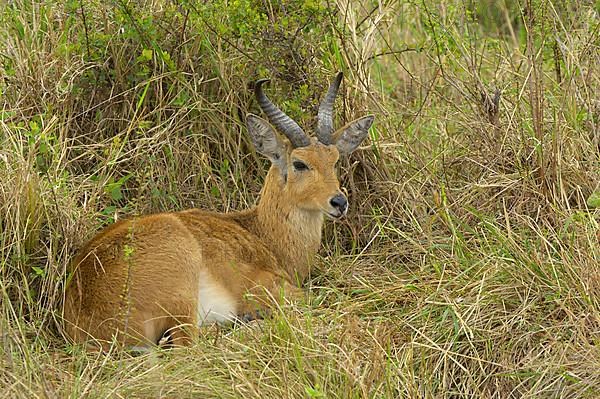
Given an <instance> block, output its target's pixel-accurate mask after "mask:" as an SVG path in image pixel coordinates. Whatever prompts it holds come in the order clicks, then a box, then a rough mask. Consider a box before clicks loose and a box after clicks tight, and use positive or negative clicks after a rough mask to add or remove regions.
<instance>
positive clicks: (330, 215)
mask: <svg viewBox="0 0 600 399" xmlns="http://www.w3.org/2000/svg"><path fill="white" fill-rule="evenodd" d="M324 213H325V216H327V218H328V219H330V220H340V219H341V218H343V217H344V216H346V213H345V212H340V211H338V210H336V211H334V212H329V211H325V212H324Z"/></svg>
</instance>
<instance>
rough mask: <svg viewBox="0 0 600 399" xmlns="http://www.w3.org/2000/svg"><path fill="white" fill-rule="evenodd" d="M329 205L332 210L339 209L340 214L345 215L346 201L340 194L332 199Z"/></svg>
mask: <svg viewBox="0 0 600 399" xmlns="http://www.w3.org/2000/svg"><path fill="white" fill-rule="evenodd" d="M329 203H330V204H331V206H333V207H334V208H337V209H339V210H340V212H342V213H346V210H347V209H348V200H347V199H346V197H344V196H343V195H342V194H338V195H336V196H335V197H333V198H332V199H331V200H330V201H329Z"/></svg>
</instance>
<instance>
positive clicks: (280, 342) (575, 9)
mask: <svg viewBox="0 0 600 399" xmlns="http://www.w3.org/2000/svg"><path fill="white" fill-rule="evenodd" d="M599 12H600V11H599V9H598V5H597V4H593V3H591V2H585V1H580V0H561V1H555V0H525V1H522V2H520V3H517V2H508V1H498V2H496V1H491V0H486V1H481V2H470V1H466V0H448V1H443V2H440V3H439V4H434V3H433V2H427V1H394V0H392V1H384V2H371V1H362V0H356V1H345V0H338V1H300V0H293V1H275V0H270V1H264V2H253V1H244V0H240V1H223V0H215V1H210V2H194V1H187V0H181V1H164V0H153V1H138V2H128V1H121V0H109V1H106V2H100V1H97V0H80V1H74V0H72V1H67V2H60V1H56V0H43V1H38V2H29V1H25V0H15V1H11V2H3V3H2V4H1V5H0V27H1V28H0V38H1V41H0V93H1V97H0V105H1V106H0V231H1V235H0V290H1V293H0V298H1V304H0V307H1V311H2V313H1V316H0V336H1V342H0V366H1V367H0V394H1V396H2V397H27V398H32V397H194V398H196V397H261V398H263V397H277V398H281V397H344V398H345V397H390V398H395V397H406V398H414V397H426V398H434V397H435V398H442V397H444V398H446V397H447V398H455V397H474V398H488V397H489V398H522V397H531V398H538V397H556V398H558V397H561V398H563V397H564V398H586V397H587V398H594V397H598V396H599V395H600V374H599V373H598V370H600V349H599V348H600V346H599V345H600V342H599V339H600V338H599V337H600V299H599V298H600V226H599V223H600V211H599V210H598V209H599V208H600V178H599V176H600V155H599V154H600V128H599V123H600V101H599V99H598V94H597V93H598V92H600V67H599V65H600V33H599V27H600V15H599ZM338 70H342V71H344V73H345V80H344V83H343V86H342V89H341V91H340V95H339V98H338V101H337V105H336V121H337V124H338V126H342V125H343V124H344V123H345V122H347V121H350V120H352V119H354V118H355V117H358V116H361V115H364V114H366V113H367V112H370V113H373V114H375V115H376V122H375V125H374V127H373V128H372V130H371V132H370V140H369V142H368V143H366V144H365V145H364V146H363V147H362V148H360V150H359V151H357V152H356V153H354V154H353V155H352V156H351V157H350V158H349V159H348V160H346V161H343V162H342V165H341V167H340V174H341V181H342V185H343V186H344V187H345V188H346V189H347V191H348V195H349V199H350V211H349V216H348V218H346V219H345V220H344V221H342V222H338V223H335V224H330V225H328V226H327V227H326V230H325V235H324V243H323V249H322V251H321V253H320V256H319V258H318V259H317V260H316V262H315V263H316V264H315V270H314V273H313V275H312V277H311V279H310V280H309V281H308V282H307V283H306V289H307V291H308V300H307V302H306V303H304V304H298V305H295V306H293V307H290V308H289V309H288V308H286V309H282V311H281V312H280V313H278V314H276V315H274V316H273V317H272V318H270V319H268V320H266V321H265V322H263V323H262V324H260V325H257V326H254V327H248V328H237V329H231V330H223V329H217V328H206V329H205V330H204V331H203V332H202V336H201V337H199V339H198V342H197V343H196V344H195V345H194V346H192V347H190V348H188V349H175V350H169V351H157V352H156V353H151V354H146V355H132V354H129V353H117V352H113V353H109V354H97V353H96V354H94V353H86V352H85V351H83V350H82V349H81V348H78V347H74V346H71V345H69V344H68V343H67V342H66V341H65V339H64V337H63V336H62V332H61V325H62V320H61V315H62V300H63V292H64V287H65V283H66V281H67V280H68V272H67V265H68V262H69V260H70V259H71V258H72V257H73V255H74V254H75V253H76V251H77V249H78V248H80V247H81V246H82V245H83V244H84V242H85V241H86V240H87V239H89V238H91V237H92V236H93V235H94V233H95V232H97V231H98V230H99V229H100V228H101V227H103V226H105V225H108V224H110V223H112V222H114V221H115V220H118V219H121V218H125V217H130V216H134V215H139V214H146V213H151V212H159V211H172V210H180V209H185V208H190V207H200V208H206V209H212V210H217V211H229V210H237V209H244V208H247V207H250V206H252V205H253V204H254V203H255V202H256V199H257V196H258V193H259V191H260V187H261V183H262V180H263V178H264V175H265V173H266V170H267V168H268V164H267V162H266V161H265V160H264V159H262V158H261V157H260V156H258V155H257V154H256V153H255V152H254V150H253V149H252V146H251V144H250V141H249V140H248V139H249V138H248V136H247V133H246V130H245V127H244V124H243V118H244V115H246V114H247V113H248V112H254V113H259V111H258V107H257V104H256V103H255V101H254V99H253V97H252V90H251V89H252V82H254V81H255V80H257V79H259V78H264V77H268V78H271V79H272V84H271V85H270V86H269V87H268V93H269V95H270V96H271V98H272V99H273V100H274V101H275V102H276V103H277V104H279V105H280V106H281V107H282V108H283V109H284V110H285V111H286V112H287V113H288V114H289V115H291V116H293V117H294V118H295V119H296V120H297V121H298V122H299V123H300V124H301V125H302V126H304V127H306V128H307V129H311V128H314V126H315V122H316V121H315V115H316V110H317V108H318V104H319V100H320V98H321V96H322V95H323V93H324V91H325V89H326V87H327V85H328V83H329V81H330V79H331V78H332V76H334V74H335V73H336V72H337V71H338Z"/></svg>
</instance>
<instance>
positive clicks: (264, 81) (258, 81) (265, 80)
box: [254, 79, 271, 86]
mask: <svg viewBox="0 0 600 399" xmlns="http://www.w3.org/2000/svg"><path fill="white" fill-rule="evenodd" d="M270 81H271V79H258V80H257V81H256V82H254V85H255V86H260V85H262V84H264V83H269V82H270Z"/></svg>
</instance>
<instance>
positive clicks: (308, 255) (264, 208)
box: [256, 166, 323, 284]
mask: <svg viewBox="0 0 600 399" xmlns="http://www.w3.org/2000/svg"><path fill="white" fill-rule="evenodd" d="M281 176H282V174H281V172H280V171H279V169H278V168H277V167H276V166H272V167H271V169H270V170H269V172H268V173H267V177H266V179H265V185H264V187H263V190H262V192H261V198H260V201H259V203H258V206H257V208H256V211H257V215H256V217H257V224H258V228H259V230H260V232H261V234H260V235H261V238H262V239H263V240H264V241H265V243H266V244H267V245H268V246H269V248H270V249H271V250H272V251H273V253H274V254H275V256H276V257H277V258H278V261H279V262H280V264H281V267H282V268H283V269H284V270H285V271H286V272H287V274H288V276H289V277H290V279H291V281H292V282H295V283H297V284H301V283H302V282H303V281H304V280H305V279H306V277H307V276H308V274H309V272H310V266H311V262H312V261H313V258H314V257H315V255H316V253H317V251H318V250H319V246H320V243H321V231H322V227H323V215H322V213H321V212H315V211H307V210H303V209H299V208H297V207H296V206H295V204H294V198H290V196H289V194H288V193H287V190H286V187H285V182H284V180H283V179H282V178H281Z"/></svg>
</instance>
